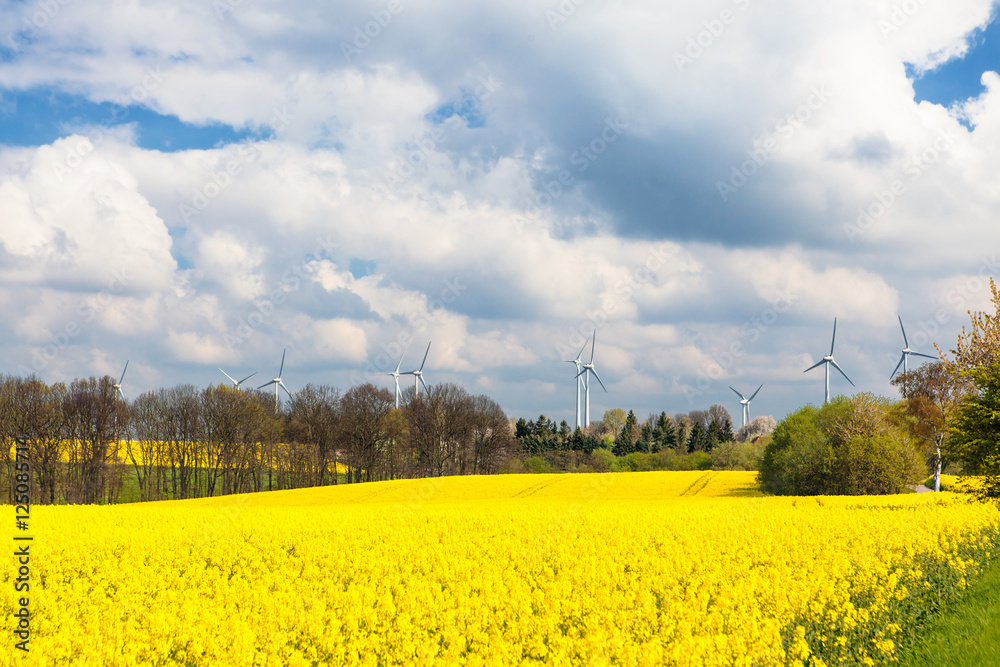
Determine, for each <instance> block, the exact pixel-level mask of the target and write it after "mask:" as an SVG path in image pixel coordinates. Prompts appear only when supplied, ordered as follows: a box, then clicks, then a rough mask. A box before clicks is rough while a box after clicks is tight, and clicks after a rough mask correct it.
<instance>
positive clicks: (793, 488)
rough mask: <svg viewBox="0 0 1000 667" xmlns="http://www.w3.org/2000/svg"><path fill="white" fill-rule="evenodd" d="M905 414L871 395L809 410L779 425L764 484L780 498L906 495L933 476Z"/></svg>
mask: <svg viewBox="0 0 1000 667" xmlns="http://www.w3.org/2000/svg"><path fill="white" fill-rule="evenodd" d="M900 414H901V412H900V411H899V410H897V409H896V406H895V405H894V404H892V403H891V402H890V401H888V400H887V399H880V398H876V397H875V396H873V395H871V394H858V395H856V396H854V397H852V398H843V397H841V398H838V399H835V400H834V401H832V402H830V403H827V404H826V405H824V406H823V407H822V408H815V407H813V406H811V405H810V406H806V407H804V408H802V409H800V410H798V411H797V412H794V413H792V414H790V415H789V416H788V417H786V418H785V419H784V420H783V421H782V422H781V423H780V424H778V427H777V428H776V429H775V431H774V435H773V436H772V440H771V442H770V444H768V445H767V446H766V447H765V449H764V455H763V457H762V459H761V463H760V472H759V474H758V481H759V482H760V485H761V487H762V488H763V489H764V491H766V492H768V493H773V494H777V495H820V494H829V495H862V494H863V495H873V494H887V493H900V492H901V491H902V490H903V488H905V486H906V485H907V484H915V483H917V482H918V481H919V480H920V479H921V478H922V477H923V476H924V475H926V474H927V468H926V465H925V464H924V461H923V457H922V456H921V455H920V453H919V451H918V449H917V446H916V442H915V441H914V440H913V438H912V436H910V435H909V434H908V433H907V431H906V429H905V428H903V425H902V424H901V423H899V421H898V419H899V415H900Z"/></svg>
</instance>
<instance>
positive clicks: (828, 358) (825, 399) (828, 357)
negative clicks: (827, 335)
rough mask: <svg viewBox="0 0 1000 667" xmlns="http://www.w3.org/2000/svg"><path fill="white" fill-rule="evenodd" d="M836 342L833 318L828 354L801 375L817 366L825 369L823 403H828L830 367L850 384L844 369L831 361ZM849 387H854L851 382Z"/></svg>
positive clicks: (835, 320)
mask: <svg viewBox="0 0 1000 667" xmlns="http://www.w3.org/2000/svg"><path fill="white" fill-rule="evenodd" d="M836 341H837V318H836V317H835V318H833V338H831V339H830V354H828V355H826V356H825V357H823V358H822V359H820V360H819V361H817V362H816V363H815V364H813V365H812V366H810V367H809V368H807V369H805V370H804V371H802V372H803V373H808V372H809V371H811V370H812V369H814V368H816V367H817V366H820V365H822V366H824V368H825V369H826V394H824V396H823V402H824V403H829V402H830V366H833V367H834V368H836V369H837V370H838V371H840V374H841V375H843V376H844V379H845V380H847V381H848V382H851V378H849V377H847V373H845V372H844V369H843V368H841V367H840V366H838V365H837V362H836V361H834V359H833V344H834V343H835V342H836ZM851 386H852V387H853V386H855V385H854V383H853V382H851Z"/></svg>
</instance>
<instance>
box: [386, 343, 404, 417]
mask: <svg viewBox="0 0 1000 667" xmlns="http://www.w3.org/2000/svg"><path fill="white" fill-rule="evenodd" d="M402 363H403V355H399V363H397V364H396V370H394V371H393V372H391V373H385V375H391V376H392V379H393V380H395V381H396V409H397V410H398V409H399V376H400V375H406V373H400V372H399V365H400V364H402Z"/></svg>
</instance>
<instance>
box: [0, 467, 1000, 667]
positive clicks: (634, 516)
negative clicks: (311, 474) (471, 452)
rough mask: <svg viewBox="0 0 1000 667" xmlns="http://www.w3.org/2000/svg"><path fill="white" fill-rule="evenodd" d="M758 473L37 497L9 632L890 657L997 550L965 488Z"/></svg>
mask: <svg viewBox="0 0 1000 667" xmlns="http://www.w3.org/2000/svg"><path fill="white" fill-rule="evenodd" d="M753 480H754V473H712V472H646V473H615V474H589V475H584V474H577V475H504V476H490V477H460V478H444V479H433V480H409V481H392V482H379V483H369V484H357V485H349V486H344V485H341V486H338V487H326V488H320V489H305V490H297V491H281V492H273V493H262V494H254V495H243V496H229V497H222V498H212V499H198V500H188V501H169V502H159V503H148V504H141V505H124V506H111V507H91V506H88V507H36V508H33V509H32V516H31V522H32V533H31V534H32V535H33V536H34V541H33V542H32V543H31V549H32V590H31V609H32V611H33V618H32V622H31V623H32V639H31V650H30V652H29V653H27V654H22V652H20V651H15V650H13V648H12V641H11V639H7V640H5V644H6V645H5V646H4V651H7V652H8V655H9V656H10V657H9V658H8V659H7V661H6V662H7V663H8V664H19V665H20V664H23V665H52V664H87V665H226V666H227V667H228V666H232V665H326V664H331V665H341V664H343V665H406V664H463V665H520V664H537V663H545V664H565V665H581V664H582V665H610V664H615V665H661V664H664V665H824V664H830V665H832V664H859V665H865V664H867V665H871V664H886V663H890V662H892V657H893V655H894V654H895V652H896V648H897V646H898V645H899V643H900V642H901V641H905V640H906V639H907V637H909V636H910V634H911V633H912V631H913V627H914V625H915V621H916V620H917V619H919V618H921V617H922V616H923V614H924V612H925V610H928V609H930V608H933V606H934V605H935V604H937V602H938V601H940V600H941V599H944V598H947V597H948V596H951V595H954V594H955V593H956V591H960V590H961V589H962V588H963V587H964V586H965V585H966V578H967V577H971V576H974V574H975V573H976V572H977V571H978V569H979V568H980V567H981V566H982V565H983V563H985V562H986V561H987V560H988V559H990V558H991V557H992V555H993V552H994V550H995V548H996V544H997V535H998V529H1000V513H998V511H997V510H996V508H994V507H990V506H984V505H976V504H972V503H969V502H967V501H966V500H965V499H964V497H962V496H956V495H953V494H907V495H899V496H888V497H879V498H860V497H838V498H831V497H819V498H772V497H759V494H757V493H756V492H755V491H754V483H753ZM6 509H9V510H10V515H11V518H13V508H6ZM8 562H10V561H8ZM12 578H13V573H12V567H11V566H9V565H8V566H7V567H4V568H3V570H2V571H0V579H2V582H0V587H2V590H3V593H2V595H0V614H2V615H3V616H4V617H5V618H7V619H10V618H11V616H10V615H11V614H12V613H13V612H14V609H15V604H16V600H15V595H16V594H15V593H14V590H13V585H12V581H11V579H12ZM8 637H10V635H9V634H8Z"/></svg>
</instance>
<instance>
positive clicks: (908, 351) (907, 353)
mask: <svg viewBox="0 0 1000 667" xmlns="http://www.w3.org/2000/svg"><path fill="white" fill-rule="evenodd" d="M896 317H897V318H899V330H900V331H902V332H903V355H902V356H901V357H900V358H899V363H898V364H896V368H894V369H893V371H892V375H890V376H889V379H890V380H891V379H892V378H893V376H894V375H896V371H898V370H899V367H900V366H902V367H903V375H906V358H907V357H908V356H910V355H911V354H912V355H913V356H915V357H927V358H928V359H937V357H932V356H931V355H929V354H924V353H922V352H914V351H913V350H911V349H910V343H909V342H908V341H907V340H906V329H904V328H903V318H902V317H899V315H896ZM903 392H904V393H905V392H906V387H903Z"/></svg>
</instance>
